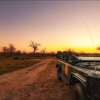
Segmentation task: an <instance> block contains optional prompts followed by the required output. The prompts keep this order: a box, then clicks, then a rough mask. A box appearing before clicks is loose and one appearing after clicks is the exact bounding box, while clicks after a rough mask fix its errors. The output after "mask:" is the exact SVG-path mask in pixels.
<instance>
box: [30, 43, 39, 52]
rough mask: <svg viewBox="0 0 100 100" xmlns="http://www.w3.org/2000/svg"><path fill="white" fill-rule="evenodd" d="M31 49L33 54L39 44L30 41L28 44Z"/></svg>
mask: <svg viewBox="0 0 100 100" xmlns="http://www.w3.org/2000/svg"><path fill="white" fill-rule="evenodd" d="M29 46H30V47H31V48H32V49H33V52H34V54H35V53H36V51H37V50H38V48H39V46H40V44H39V43H37V42H34V41H31V43H30V45H29Z"/></svg>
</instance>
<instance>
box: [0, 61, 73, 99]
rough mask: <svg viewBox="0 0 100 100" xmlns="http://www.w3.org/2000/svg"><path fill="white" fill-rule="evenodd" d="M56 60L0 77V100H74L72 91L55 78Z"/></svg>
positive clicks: (42, 62)
mask: <svg viewBox="0 0 100 100" xmlns="http://www.w3.org/2000/svg"><path fill="white" fill-rule="evenodd" d="M55 64H56V60H55V59H47V60H44V61H41V62H40V63H38V64H36V65H34V66H31V67H29V68H25V69H21V70H19V71H15V72H12V73H9V74H5V75H2V76H0V100H74V93H73V90H72V89H71V88H70V87H69V86H66V85H65V84H64V83H63V82H60V81H58V80H57V78H56V68H55Z"/></svg>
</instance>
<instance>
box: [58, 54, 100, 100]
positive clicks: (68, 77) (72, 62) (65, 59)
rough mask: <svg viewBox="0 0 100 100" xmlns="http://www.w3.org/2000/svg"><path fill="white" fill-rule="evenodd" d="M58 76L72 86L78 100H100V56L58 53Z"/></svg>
mask: <svg viewBox="0 0 100 100" xmlns="http://www.w3.org/2000/svg"><path fill="white" fill-rule="evenodd" d="M57 58H58V62H57V64H56V67H57V78H58V79H59V80H62V81H64V82H65V83H66V84H69V85H70V86H72V87H73V88H74V90H75V93H76V96H77V100H100V57H76V56H74V55H71V54H57Z"/></svg>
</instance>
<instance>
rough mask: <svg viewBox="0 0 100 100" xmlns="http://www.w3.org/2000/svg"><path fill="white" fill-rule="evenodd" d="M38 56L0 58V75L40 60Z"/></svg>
mask: <svg viewBox="0 0 100 100" xmlns="http://www.w3.org/2000/svg"><path fill="white" fill-rule="evenodd" d="M40 60H41V59H40V58H28V59H26V58H25V59H24V58H22V59H19V58H11V57H10V58H3V59H0V75H1V74H4V73H8V72H12V71H15V70H18V69H21V68H25V67H29V66H31V65H34V64H36V63H38V62H40Z"/></svg>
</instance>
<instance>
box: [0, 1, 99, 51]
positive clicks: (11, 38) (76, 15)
mask: <svg viewBox="0 0 100 100" xmlns="http://www.w3.org/2000/svg"><path fill="white" fill-rule="evenodd" d="M0 13H1V14H0V48H2V46H7V45H8V44H10V43H12V44H14V45H15V46H16V48H17V49H19V50H22V51H27V52H29V51H32V49H31V48H30V47H29V43H30V41H31V40H34V41H37V42H39V43H40V44H41V49H42V48H46V50H47V51H58V50H61V51H63V50H68V49H69V48H71V49H72V50H74V51H78V52H99V51H97V50H96V48H97V47H98V46H100V1H98V0H96V1H95V0H94V1H91V0H90V1H89V0H88V1H86V0H83V1H79V0H76V1H74V0H72V1H69V0H68V1H67V0H66V1H65V0H64V1H59V0H58V1H56V0H55V1H52V0H51V1H45V0H44V1H40V0H39V1H34V0H28V1H24V2H23V0H22V1H21V0H16V1H12V0H11V1H9V2H7V1H5V2H3V1H0Z"/></svg>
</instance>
